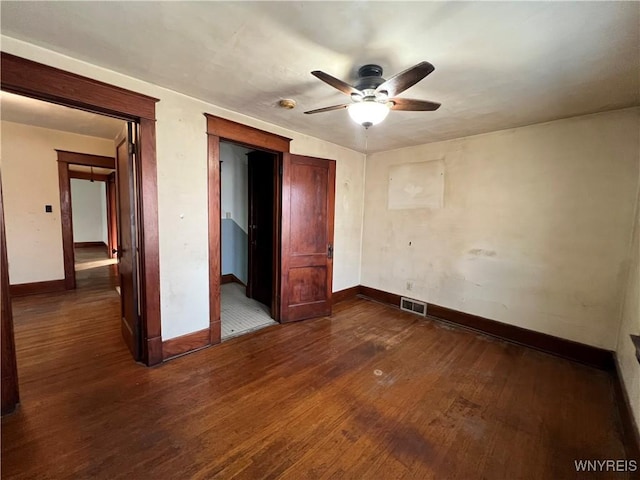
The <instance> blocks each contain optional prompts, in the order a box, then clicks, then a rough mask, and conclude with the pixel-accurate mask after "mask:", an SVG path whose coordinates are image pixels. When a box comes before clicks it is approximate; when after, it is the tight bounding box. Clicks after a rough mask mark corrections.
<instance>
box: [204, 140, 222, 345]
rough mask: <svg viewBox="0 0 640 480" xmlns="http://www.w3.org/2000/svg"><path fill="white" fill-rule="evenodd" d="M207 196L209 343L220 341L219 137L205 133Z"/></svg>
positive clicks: (213, 343)
mask: <svg viewBox="0 0 640 480" xmlns="http://www.w3.org/2000/svg"><path fill="white" fill-rule="evenodd" d="M207 139H208V140H207V145H208V154H207V198H208V203H209V330H210V334H211V339H210V341H211V344H212V345H215V344H217V343H220V342H221V341H222V331H221V325H220V279H221V274H222V259H221V258H222V251H221V242H220V230H221V229H220V137H218V136H216V135H211V134H208V135H207Z"/></svg>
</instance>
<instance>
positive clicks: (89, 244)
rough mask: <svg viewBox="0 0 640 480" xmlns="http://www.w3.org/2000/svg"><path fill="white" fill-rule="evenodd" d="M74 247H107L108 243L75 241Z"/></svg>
mask: <svg viewBox="0 0 640 480" xmlns="http://www.w3.org/2000/svg"><path fill="white" fill-rule="evenodd" d="M73 247H74V248H92V247H102V248H107V244H106V243H104V242H73Z"/></svg>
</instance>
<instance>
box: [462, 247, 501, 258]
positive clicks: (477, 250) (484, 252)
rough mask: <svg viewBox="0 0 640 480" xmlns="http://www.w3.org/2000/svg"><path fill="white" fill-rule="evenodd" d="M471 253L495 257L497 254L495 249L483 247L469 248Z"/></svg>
mask: <svg viewBox="0 0 640 480" xmlns="http://www.w3.org/2000/svg"><path fill="white" fill-rule="evenodd" d="M469 253H470V254H471V255H478V256H483V257H495V256H496V255H497V253H496V251H495V250H484V249H483V248H473V249H471V250H469Z"/></svg>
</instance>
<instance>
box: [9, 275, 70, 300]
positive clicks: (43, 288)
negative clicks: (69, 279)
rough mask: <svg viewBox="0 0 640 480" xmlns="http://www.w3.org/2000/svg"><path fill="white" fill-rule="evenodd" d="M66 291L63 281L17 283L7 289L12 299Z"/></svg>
mask: <svg viewBox="0 0 640 480" xmlns="http://www.w3.org/2000/svg"><path fill="white" fill-rule="evenodd" d="M64 290H67V287H66V284H65V281H64V280H62V279H60V280H47V281H45V282H31V283H18V284H15V285H11V286H10V287H9V292H10V293H11V296H12V297H24V296H26V295H37V294H39V293H51V292H62V291H64Z"/></svg>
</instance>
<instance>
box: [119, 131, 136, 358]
mask: <svg viewBox="0 0 640 480" xmlns="http://www.w3.org/2000/svg"><path fill="white" fill-rule="evenodd" d="M135 134H136V126H135V124H133V123H131V122H129V123H127V126H126V127H125V129H124V130H123V132H122V133H121V134H120V135H118V137H117V138H116V191H117V200H118V202H117V203H118V215H117V218H118V228H117V230H118V247H117V248H116V253H117V257H118V275H119V277H120V304H121V305H122V320H121V330H122V337H123V338H124V341H125V343H126V344H127V347H129V350H130V351H131V354H132V355H133V358H134V359H135V360H139V359H140V353H141V348H140V347H141V336H140V315H139V305H138V246H137V229H136V225H137V223H138V222H137V205H136V195H135V178H136V177H135V175H136V170H135V163H134V156H135V145H136V144H137V143H136V139H135Z"/></svg>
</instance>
